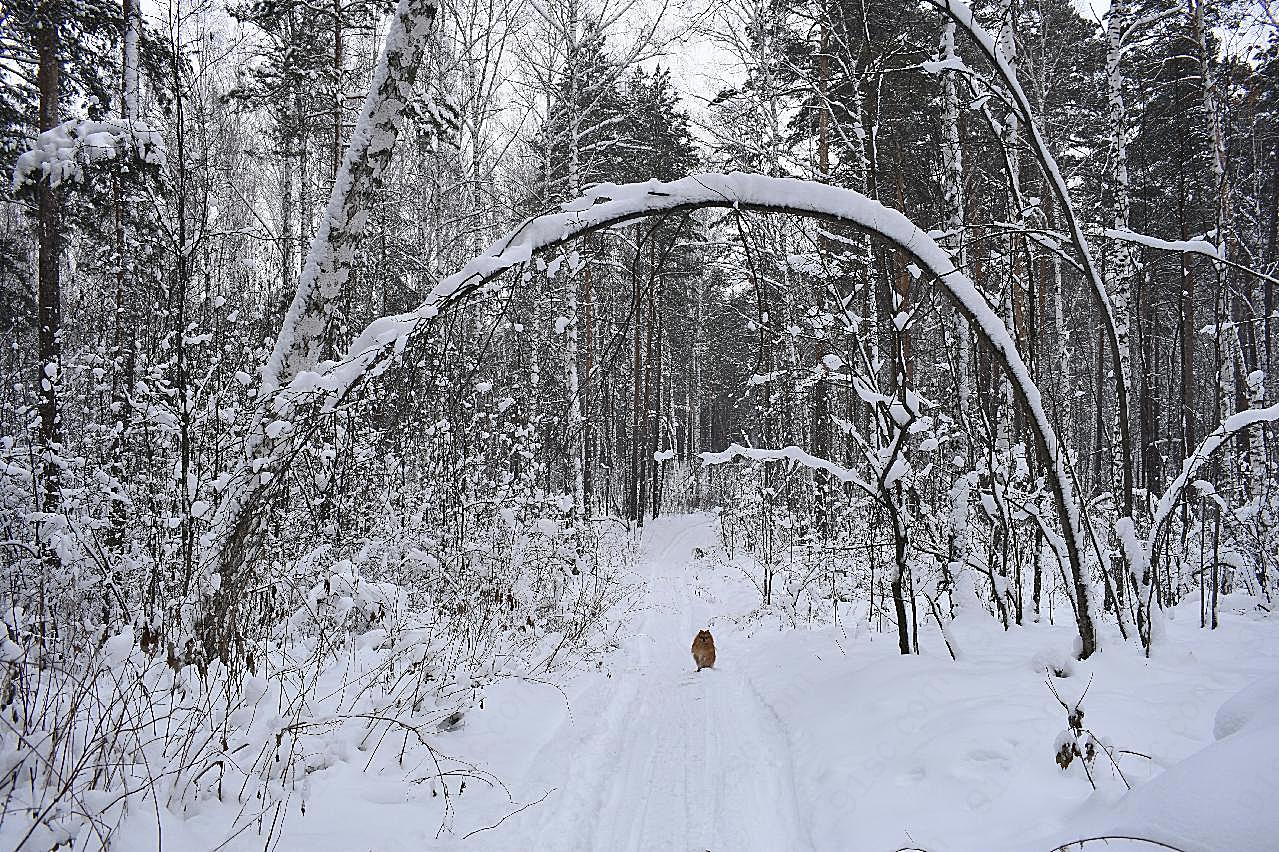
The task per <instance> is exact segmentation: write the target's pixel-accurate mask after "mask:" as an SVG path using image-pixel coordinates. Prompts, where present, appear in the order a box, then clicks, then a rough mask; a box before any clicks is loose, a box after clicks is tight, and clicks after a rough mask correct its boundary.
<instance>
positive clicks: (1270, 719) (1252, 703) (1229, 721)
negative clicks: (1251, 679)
mask: <svg viewBox="0 0 1279 852" xmlns="http://www.w3.org/2000/svg"><path fill="white" fill-rule="evenodd" d="M1276 722H1279V677H1268V678H1262V679H1261V680H1259V681H1257V682H1256V683H1254V684H1252V685H1251V686H1249V687H1248V688H1246V689H1243V690H1241V691H1240V692H1239V693H1238V694H1237V695H1235V697H1234V698H1231V699H1230V700H1229V701H1227V702H1226V703H1225V704H1222V705H1221V709H1219V710H1218V711H1217V716H1216V718H1215V719H1214V720H1213V724H1212V736H1213V738H1214V739H1218V740H1223V739H1225V738H1226V737H1228V736H1230V735H1232V734H1236V733H1238V732H1240V731H1242V730H1244V729H1245V728H1249V727H1252V728H1255V727H1257V726H1259V725H1272V726H1273V725H1274V724H1275V723H1276Z"/></svg>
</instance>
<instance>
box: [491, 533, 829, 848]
mask: <svg viewBox="0 0 1279 852" xmlns="http://www.w3.org/2000/svg"><path fill="white" fill-rule="evenodd" d="M715 542H716V535H715V532H714V530H713V529H712V528H711V526H710V522H709V519H708V518H707V517H705V516H700V517H699V516H679V517H673V518H665V519H658V520H657V521H655V522H652V523H651V525H650V526H649V527H648V528H647V529H646V530H645V532H644V540H643V546H642V550H641V556H640V559H639V560H638V564H637V568H636V571H637V573H638V574H639V577H638V579H639V580H641V581H642V583H643V589H644V590H643V592H642V597H641V600H640V603H639V604H638V606H637V607H636V612H635V615H634V616H633V621H632V623H631V625H630V627H629V628H628V629H627V630H626V632H625V634H624V637H625V638H624V639H623V640H622V642H621V648H620V650H619V651H618V652H617V654H616V655H615V658H614V659H613V660H612V661H611V662H612V665H611V669H612V675H611V677H609V678H607V679H602V680H601V681H600V682H599V683H598V684H597V685H596V686H594V687H593V688H592V689H590V690H588V691H587V692H586V693H585V694H583V695H578V696H575V697H574V700H573V702H572V715H571V718H569V719H568V720H567V721H566V722H565V723H564V724H563V725H562V726H561V727H560V729H559V730H558V731H557V732H556V733H555V734H554V735H553V736H552V737H551V738H550V739H549V741H548V742H546V744H545V745H544V746H543V747H542V749H541V752H540V754H539V756H538V759H537V760H535V761H534V765H535V766H538V767H539V769H540V771H539V774H542V775H543V777H544V778H546V780H547V782H549V784H556V785H558V787H557V789H555V790H554V791H553V792H552V793H551V794H550V795H549V796H548V797H547V799H546V800H545V801H544V802H543V803H542V804H540V805H538V806H537V808H535V809H533V810H532V812H531V813H529V814H528V816H529V817H531V819H521V820H519V822H522V823H525V824H524V825H522V826H520V827H519V828H518V829H516V830H517V831H519V833H520V834H525V832H527V834H525V836H526V837H527V839H528V840H529V841H531V842H533V843H534V844H535V846H536V848H538V849H572V850H578V849H607V850H617V852H622V850H681V852H683V850H715V851H716V852H718V850H756V849H758V850H778V849H788V850H791V849H805V848H809V847H810V846H811V843H809V842H808V841H807V840H806V839H805V835H804V832H803V831H802V829H801V820H800V819H799V817H798V810H797V804H796V795H795V786H794V779H793V775H792V768H791V756H790V752H789V747H788V744H787V739H786V735H785V732H784V731H783V730H782V728H781V726H780V724H779V722H778V720H777V718H776V716H774V715H773V713H772V711H771V710H770V709H769V708H768V706H767V705H765V704H764V702H763V701H762V700H761V699H760V697H759V695H758V694H757V692H756V691H755V689H754V687H753V686H752V684H751V681H750V679H749V677H748V676H747V675H746V674H745V673H744V671H743V670H742V668H741V667H739V666H738V665H737V661H738V660H741V659H744V648H743V647H742V641H743V640H741V639H740V638H739V637H738V636H737V635H736V633H735V631H734V630H733V629H732V627H731V625H728V624H725V625H724V629H722V630H720V629H716V621H715V616H716V615H718V614H720V613H719V612H718V611H717V600H716V592H717V590H716V589H713V588H709V587H707V586H704V585H703V584H702V583H701V582H699V581H698V580H697V579H696V577H697V572H696V570H695V569H696V566H695V560H694V558H693V549H694V548H695V547H701V548H703V549H704V550H707V551H710V549H711V547H712V546H713V545H714V544H715ZM708 625H710V626H711V629H712V631H713V632H714V633H715V636H716V645H717V652H718V659H717V662H716V668H714V669H707V670H703V671H701V672H695V671H694V669H695V666H694V664H693V659H692V655H691V652H690V645H691V643H692V640H693V636H694V635H696V633H697V631H698V630H700V629H702V628H704V627H707V626H708ZM549 784H548V786H549ZM521 816H524V815H521ZM504 834H505V832H503V831H501V830H500V829H499V830H498V831H496V832H493V833H492V834H491V836H490V837H489V838H488V840H490V841H491V843H492V844H493V848H505V847H503V843H504V842H509V841H510V840H511V838H510V837H509V835H508V836H505V837H503V835H504ZM477 839H478V838H477ZM483 845H486V846H487V845H489V844H487V843H486V844H483Z"/></svg>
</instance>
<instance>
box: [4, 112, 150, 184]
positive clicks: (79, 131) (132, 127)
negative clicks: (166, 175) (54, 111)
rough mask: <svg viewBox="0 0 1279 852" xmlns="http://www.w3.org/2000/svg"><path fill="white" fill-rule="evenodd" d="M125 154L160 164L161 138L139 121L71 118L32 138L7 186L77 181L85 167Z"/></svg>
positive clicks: (82, 175)
mask: <svg viewBox="0 0 1279 852" xmlns="http://www.w3.org/2000/svg"><path fill="white" fill-rule="evenodd" d="M129 154H132V155H134V156H136V158H137V159H138V160H139V161H141V162H143V163H146V164H148V165H153V166H163V165H164V161H165V150H164V137H163V136H162V135H161V133H160V132H159V131H158V130H152V129H151V127H150V126H149V125H148V124H146V122H143V121H129V120H127V119H123V118H108V119H105V120H103V121H89V120H87V119H79V118H73V119H71V120H70V121H64V122H62V123H61V124H59V125H57V126H56V127H52V128H50V129H49V130H46V131H44V132H43V133H41V134H40V135H39V136H37V137H36V138H35V140H34V141H33V142H32V143H31V148H30V150H28V151H26V152H25V153H23V154H21V155H20V156H19V157H18V161H17V163H16V164H15V165H14V169H13V182H12V185H11V187H12V190H13V191H14V192H17V191H18V190H20V189H22V188H24V187H26V186H30V185H34V184H36V183H38V182H40V181H41V180H47V181H48V182H49V186H51V187H53V188H55V189H56V188H57V187H59V186H61V185H62V184H64V183H80V182H82V181H83V180H84V178H85V167H86V166H88V165H92V164H94V163H100V162H103V161H105V160H115V159H121V158H123V157H124V156H125V155H129Z"/></svg>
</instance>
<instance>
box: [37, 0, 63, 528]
mask: <svg viewBox="0 0 1279 852" xmlns="http://www.w3.org/2000/svg"><path fill="white" fill-rule="evenodd" d="M60 5H61V4H60V3H59V2H58V0H46V2H45V3H43V4H42V5H41V7H40V31H39V36H38V39H39V41H38V44H37V51H38V56H37V63H38V65H37V69H36V84H37V87H38V88H39V90H40V130H41V132H43V131H46V130H51V129H52V128H54V127H55V126H57V124H58V122H59V111H60V103H59V100H60V90H59V86H60V82H59V78H60V76H61V70H62V64H61V63H62V59H61V56H60V52H61V43H60V38H59V34H58V25H59V24H60V22H61V14H62V13H61V9H60ZM36 196H37V203H38V206H39V243H40V250H39V251H40V254H39V261H38V266H39V286H38V292H37V303H36V310H37V324H38V325H39V329H38V333H37V340H38V347H39V352H38V355H39V362H40V382H39V411H40V443H41V450H40V461H39V466H40V478H41V480H42V482H43V485H44V498H43V500H42V502H41V505H40V510H41V511H43V512H57V511H58V509H59V505H60V502H61V493H62V477H61V460H60V459H59V457H58V454H59V452H60V451H61V446H60V445H61V442H62V423H61V417H60V414H59V411H58V386H59V384H60V382H61V380H62V376H61V372H62V346H61V340H60V338H61V334H62V280H61V273H60V268H59V263H60V260H61V253H62V233H61V229H62V223H61V215H62V197H61V192H60V191H59V190H58V189H57V188H56V187H54V186H52V185H50V183H49V180H48V179H47V178H45V179H42V180H40V181H39V182H38V183H37V184H36Z"/></svg>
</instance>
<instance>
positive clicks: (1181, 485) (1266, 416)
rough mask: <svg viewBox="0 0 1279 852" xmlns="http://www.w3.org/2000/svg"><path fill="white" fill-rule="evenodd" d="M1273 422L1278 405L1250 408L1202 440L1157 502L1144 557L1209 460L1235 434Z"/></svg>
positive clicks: (1229, 418)
mask: <svg viewBox="0 0 1279 852" xmlns="http://www.w3.org/2000/svg"><path fill="white" fill-rule="evenodd" d="M1276 421H1279V403H1277V404H1275V405H1271V406H1268V407H1267V408H1250V409H1248V410H1246V411H1240V412H1238V413H1236V414H1232V415H1230V416H1229V417H1227V418H1226V419H1225V420H1223V421H1222V422H1221V425H1220V426H1218V427H1217V429H1216V430H1215V431H1214V432H1213V433H1212V434H1211V435H1209V436H1208V437H1207V438H1204V440H1203V443H1201V444H1200V445H1199V446H1198V447H1196V448H1195V451H1194V453H1192V454H1191V456H1190V458H1188V459H1186V460H1185V461H1184V462H1182V465H1181V473H1180V474H1179V475H1178V476H1177V478H1176V479H1174V480H1173V481H1172V483H1171V484H1170V485H1169V486H1168V490H1166V491H1165V492H1164V493H1163V496H1162V497H1160V498H1159V502H1158V503H1157V504H1156V505H1155V516H1154V520H1153V521H1152V522H1151V524H1150V535H1149V536H1148V537H1147V540H1146V552H1147V553H1151V554H1153V553H1154V551H1155V546H1156V543H1157V540H1158V537H1159V535H1160V533H1161V532H1162V529H1163V526H1164V524H1165V523H1166V522H1167V520H1168V518H1169V517H1170V516H1171V515H1172V510H1173V509H1175V508H1176V507H1177V503H1179V502H1180V501H1181V497H1182V495H1183V494H1184V493H1185V490H1186V485H1187V484H1189V483H1191V482H1193V481H1194V479H1195V476H1196V474H1198V472H1199V470H1200V468H1202V467H1203V466H1204V464H1206V463H1207V462H1208V461H1209V460H1211V459H1212V457H1213V456H1214V455H1216V453H1217V451H1218V450H1220V449H1221V447H1222V446H1223V445H1224V444H1225V443H1226V442H1227V441H1229V440H1230V439H1231V438H1233V437H1234V436H1235V435H1237V434H1238V433H1240V432H1242V431H1243V430H1245V429H1247V428H1248V427H1250V426H1256V425H1258V424H1262V423H1274V422H1276Z"/></svg>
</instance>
